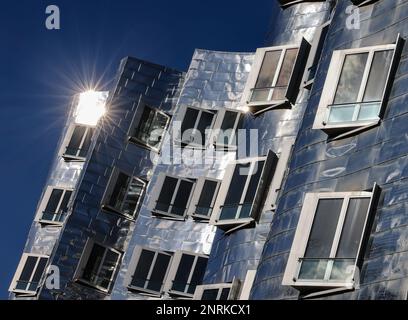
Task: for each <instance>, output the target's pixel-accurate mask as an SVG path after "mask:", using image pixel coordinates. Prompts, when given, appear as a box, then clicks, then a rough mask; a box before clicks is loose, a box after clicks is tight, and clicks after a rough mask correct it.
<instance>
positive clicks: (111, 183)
mask: <svg viewBox="0 0 408 320" xmlns="http://www.w3.org/2000/svg"><path fill="white" fill-rule="evenodd" d="M120 173H122V174H125V175H127V176H128V177H129V178H130V179H131V180H133V179H136V180H137V181H138V182H140V183H141V184H143V185H144V187H143V191H142V193H141V194H140V197H139V199H138V202H137V204H136V209H135V212H134V213H133V215H129V214H126V213H124V212H122V211H120V210H117V209H116V208H113V207H112V206H110V205H109V204H108V202H109V200H110V198H111V196H112V192H113V190H114V188H115V186H116V183H117V179H118V177H119V174H120ZM146 185H147V183H146V182H145V181H144V180H142V179H140V178H139V177H136V176H134V175H132V174H128V173H126V172H125V171H123V170H120V169H118V168H116V167H115V168H113V171H112V174H111V176H110V177H109V180H108V184H107V186H106V189H105V192H104V194H103V196H102V201H101V209H102V210H104V211H106V212H113V213H116V214H119V215H120V216H123V217H125V218H126V219H129V220H135V219H136V218H137V215H138V210H139V209H140V205H141V203H142V200H143V198H144V195H145V193H146ZM129 187H130V184H129V185H128V189H127V191H129ZM126 194H127V192H126Z"/></svg>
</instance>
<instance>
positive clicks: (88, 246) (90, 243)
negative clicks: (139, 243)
mask: <svg viewBox="0 0 408 320" xmlns="http://www.w3.org/2000/svg"><path fill="white" fill-rule="evenodd" d="M94 244H97V245H99V246H101V247H103V248H105V252H104V255H103V258H102V261H101V262H102V263H101V264H100V265H99V268H98V273H99V272H100V270H101V268H102V266H103V262H104V261H105V257H106V253H107V252H108V251H113V252H115V253H116V254H118V256H119V257H118V261H117V262H116V265H115V270H114V271H113V272H112V276H111V278H110V279H109V287H108V288H104V287H101V286H98V285H95V284H93V283H91V282H89V281H87V280H85V279H82V276H83V273H84V271H85V267H86V265H87V263H88V260H89V257H90V255H91V252H92V249H93V247H94ZM122 257H123V253H122V252H121V251H119V250H116V249H114V248H112V247H109V246H106V245H104V244H102V243H100V242H98V241H95V240H93V239H90V238H88V240H87V241H86V243H85V246H84V250H83V251H82V254H81V258H80V260H79V263H78V266H77V269H76V271H75V275H74V281H76V282H78V283H82V284H85V285H87V286H90V287H93V288H95V289H97V290H99V291H102V292H104V293H108V292H110V290H111V289H112V287H113V282H114V281H113V280H114V279H115V277H116V275H117V273H118V267H119V266H120V263H121V260H122Z"/></svg>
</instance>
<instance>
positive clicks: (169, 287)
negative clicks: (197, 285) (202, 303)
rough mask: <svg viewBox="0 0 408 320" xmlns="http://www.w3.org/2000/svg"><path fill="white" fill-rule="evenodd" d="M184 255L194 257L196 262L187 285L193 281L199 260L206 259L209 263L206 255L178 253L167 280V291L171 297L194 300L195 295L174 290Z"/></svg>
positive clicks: (187, 252)
mask: <svg viewBox="0 0 408 320" xmlns="http://www.w3.org/2000/svg"><path fill="white" fill-rule="evenodd" d="M183 254H186V255H190V256H194V262H193V265H192V267H191V269H190V273H189V277H188V280H187V285H188V284H189V283H190V281H191V278H192V276H193V273H194V270H195V267H196V265H197V261H198V258H200V257H201V258H206V259H207V261H208V255H205V254H200V253H194V252H190V251H176V252H175V253H174V256H173V260H172V262H171V267H170V271H169V273H168V277H167V280H166V284H165V291H166V292H167V293H169V295H171V296H180V297H185V298H193V297H194V293H192V294H190V293H188V292H181V291H177V290H172V286H173V281H174V279H175V277H176V274H177V271H178V268H179V265H180V262H181V258H182V256H183ZM186 291H187V290H186Z"/></svg>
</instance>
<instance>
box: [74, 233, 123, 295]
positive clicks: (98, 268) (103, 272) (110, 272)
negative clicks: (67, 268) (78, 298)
mask: <svg viewBox="0 0 408 320" xmlns="http://www.w3.org/2000/svg"><path fill="white" fill-rule="evenodd" d="M121 257H122V253H121V252H120V251H118V250H115V249H113V248H110V247H106V246H104V245H101V244H99V243H96V242H94V241H93V240H91V239H88V241H87V242H86V245H85V248H84V251H83V253H82V256H81V259H80V262H79V265H78V268H77V270H76V272H75V279H76V280H77V281H78V282H80V283H82V284H85V285H88V286H91V287H94V288H96V289H98V290H100V291H103V292H109V290H110V289H111V288H112V285H113V282H114V278H115V276H116V271H117V270H118V266H119V264H120V260H121Z"/></svg>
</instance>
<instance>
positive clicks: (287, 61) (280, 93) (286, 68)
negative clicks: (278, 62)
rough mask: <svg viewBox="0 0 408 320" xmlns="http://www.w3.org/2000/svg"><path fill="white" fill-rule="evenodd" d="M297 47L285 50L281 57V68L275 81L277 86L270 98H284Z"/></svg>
mask: <svg viewBox="0 0 408 320" xmlns="http://www.w3.org/2000/svg"><path fill="white" fill-rule="evenodd" d="M297 53H298V49H297V48H295V49H289V50H286V54H285V58H284V59H283V63H282V68H281V70H280V72H279V77H278V81H277V82H276V87H284V88H277V89H275V90H274V91H273V95H272V100H283V99H285V93H286V88H287V86H288V83H289V80H290V76H291V75H292V70H293V65H294V63H295V60H296V56H297Z"/></svg>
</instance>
